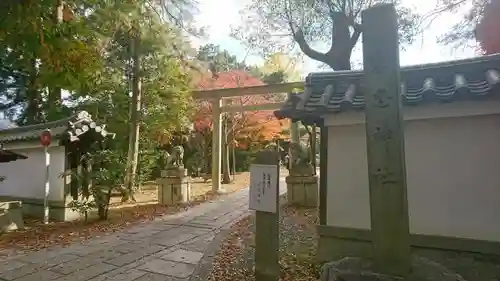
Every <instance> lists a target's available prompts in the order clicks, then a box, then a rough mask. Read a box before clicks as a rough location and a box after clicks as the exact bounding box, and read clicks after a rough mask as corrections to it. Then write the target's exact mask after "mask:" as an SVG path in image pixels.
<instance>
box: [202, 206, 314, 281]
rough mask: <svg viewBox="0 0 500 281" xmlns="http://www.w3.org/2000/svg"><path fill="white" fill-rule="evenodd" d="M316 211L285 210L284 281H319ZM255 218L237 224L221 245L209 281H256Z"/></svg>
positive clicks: (282, 242)
mask: <svg viewBox="0 0 500 281" xmlns="http://www.w3.org/2000/svg"><path fill="white" fill-rule="evenodd" d="M316 217H317V215H316V210H315V209H301V208H295V207H284V208H282V211H281V214H280V249H279V251H280V261H279V263H280V267H281V276H280V280H282V281H289V280H301V281H312V280H317V279H318V273H319V266H318V265H317V264H315V263H314V254H315V252H316V241H317V239H316ZM253 230H254V216H250V217H247V218H245V219H243V220H241V221H239V222H238V223H236V224H235V225H234V226H233V227H232V228H231V230H230V234H229V235H228V237H227V238H226V239H225V241H224V242H223V243H222V245H221V249H220V252H219V253H218V254H217V256H216V258H215V260H214V263H213V267H212V271H211V273H210V275H209V276H208V279H207V281H239V280H241V281H250V280H254V273H253V270H254V260H253V255H254V249H255V240H254V233H253Z"/></svg>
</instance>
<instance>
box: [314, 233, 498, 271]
mask: <svg viewBox="0 0 500 281" xmlns="http://www.w3.org/2000/svg"><path fill="white" fill-rule="evenodd" d="M317 230H318V236H319V238H318V250H317V252H316V260H317V262H319V263H323V262H329V261H335V260H340V259H342V258H344V257H359V258H372V257H373V247H372V243H371V231H370V230H368V229H355V228H345V227H336V226H327V225H318V226H317ZM410 245H411V248H412V252H413V253H415V254H417V255H419V256H423V257H428V256H436V253H441V252H443V253H450V252H455V253H457V252H458V253H478V254H486V255H496V256H500V242H497V241H484V240H474V239H465V238H457V237H444V236H435V235H423V234H410ZM430 253H432V255H430ZM438 256H439V255H438Z"/></svg>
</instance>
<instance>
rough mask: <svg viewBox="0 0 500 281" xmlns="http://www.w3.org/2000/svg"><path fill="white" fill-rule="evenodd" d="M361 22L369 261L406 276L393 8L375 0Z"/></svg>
mask: <svg viewBox="0 0 500 281" xmlns="http://www.w3.org/2000/svg"><path fill="white" fill-rule="evenodd" d="M362 22H363V64H364V67H363V68H364V85H363V86H364V97H365V107H366V108H365V114H366V141H367V153H368V175H369V184H370V211H371V233H372V239H373V251H374V259H375V266H376V267H377V270H378V271H379V272H380V273H384V274H390V275H397V276H406V275H407V274H408V273H409V270H410V258H411V256H410V234H409V218H408V200H407V194H406V168H405V152H404V133H403V120H402V116H401V112H400V108H401V101H400V91H401V84H400V77H399V69H400V66H399V40H398V25H397V14H396V9H395V8H394V5H393V4H379V5H375V6H373V7H372V8H369V9H367V10H365V11H363V13H362Z"/></svg>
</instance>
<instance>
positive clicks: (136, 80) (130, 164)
mask: <svg viewBox="0 0 500 281" xmlns="http://www.w3.org/2000/svg"><path fill="white" fill-rule="evenodd" d="M131 39H132V40H131V51H132V60H133V66H132V100H131V103H132V104H131V105H130V106H131V110H130V131H129V141H128V155H127V170H126V177H125V188H126V190H125V192H126V194H125V197H124V198H123V199H124V201H128V200H132V201H135V198H134V186H135V180H136V173H137V162H138V158H139V129H140V128H139V127H140V110H141V77H140V71H141V61H140V54H139V53H140V50H139V45H140V38H139V34H138V31H137V30H135V29H132V38H131Z"/></svg>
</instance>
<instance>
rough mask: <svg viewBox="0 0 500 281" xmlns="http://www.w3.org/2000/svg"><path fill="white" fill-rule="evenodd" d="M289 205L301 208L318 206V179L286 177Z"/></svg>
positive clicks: (297, 176) (307, 176)
mask: <svg viewBox="0 0 500 281" xmlns="http://www.w3.org/2000/svg"><path fill="white" fill-rule="evenodd" d="M285 181H286V191H287V195H286V196H287V203H288V204H291V205H297V206H301V207H317V206H318V192H319V187H318V177H317V176H313V175H290V176H288V177H286V179H285Z"/></svg>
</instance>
